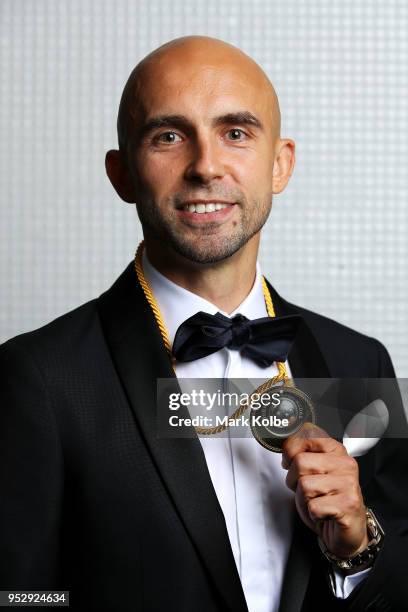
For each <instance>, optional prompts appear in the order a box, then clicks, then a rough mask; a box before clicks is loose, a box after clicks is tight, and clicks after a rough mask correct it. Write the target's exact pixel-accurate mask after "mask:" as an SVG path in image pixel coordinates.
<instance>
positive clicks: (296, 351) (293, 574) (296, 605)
mask: <svg viewBox="0 0 408 612" xmlns="http://www.w3.org/2000/svg"><path fill="white" fill-rule="evenodd" d="M267 284H268V288H269V290H270V292H271V297H272V302H273V305H274V308H275V313H276V315H277V316H282V315H289V314H301V315H302V316H303V320H302V323H301V324H300V326H299V330H298V332H297V334H296V339H295V342H294V344H293V347H292V350H291V352H290V354H289V357H288V361H289V366H290V369H291V372H292V375H293V378H294V379H296V378H328V377H330V372H329V369H328V366H327V364H326V362H325V360H324V358H323V355H322V353H321V351H320V348H319V345H318V343H317V340H316V338H315V336H314V335H313V333H312V331H311V329H310V328H309V326H308V324H307V320H306V319H305V317H304V311H303V310H301V309H298V308H297V307H296V306H294V305H293V304H290V303H289V302H286V301H285V300H284V299H282V298H281V297H280V296H279V295H278V294H277V293H276V291H275V290H274V289H273V287H272V286H271V285H270V284H269V283H268V282H267ZM311 545H313V543H312V542H311V541H310V534H309V533H308V530H307V527H305V525H303V523H302V521H301V519H300V518H299V517H298V515H297V514H296V517H295V525H294V532H293V540H292V545H291V547H290V551H289V557H288V562H287V565H286V571H285V575H284V580H283V585H282V596H281V602H280V606H279V612H299V611H300V610H301V609H302V604H303V601H304V598H305V594H306V590H307V587H308V584H309V578H310V572H311V569H312V568H311V555H310V546H311Z"/></svg>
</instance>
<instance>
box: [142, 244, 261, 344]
mask: <svg viewBox="0 0 408 612" xmlns="http://www.w3.org/2000/svg"><path fill="white" fill-rule="evenodd" d="M142 266H143V272H144V275H145V277H146V280H147V281H148V283H149V285H150V288H151V290H152V292H153V295H154V297H155V299H156V302H157V304H158V306H159V309H160V312H161V314H162V317H163V320H164V322H165V324H166V328H167V332H168V335H169V340H170V343H171V344H173V340H174V336H175V335H176V331H177V330H178V328H179V327H180V325H181V324H182V323H183V322H184V321H185V320H186V319H188V318H189V317H191V316H193V315H194V314H196V313H197V312H200V311H202V312H207V313H209V314H215V313H216V312H221V313H222V314H223V315H225V316H227V317H233V316H234V315H236V314H238V313H240V314H242V315H244V316H245V317H247V318H248V319H258V318H260V317H267V316H268V313H267V310H266V306H265V299H264V294H263V289H262V273H261V267H260V265H259V263H258V262H257V264H256V276H255V281H254V284H253V286H252V289H251V291H250V292H249V294H248V295H247V297H246V298H245V299H244V300H243V302H241V304H240V305H239V306H238V307H237V308H236V309H235V310H234V312H232V313H231V314H227V313H226V312H224V311H222V310H220V309H219V308H218V307H217V306H215V305H214V304H212V303H211V302H209V301H207V300H205V299H204V298H202V297H200V296H199V295H197V294H195V293H193V292H191V291H188V290H187V289H184V288H183V287H180V285H177V284H176V283H174V282H173V281H171V280H169V279H168V278H167V277H166V276H163V274H161V273H160V272H159V271H158V270H157V269H156V268H154V267H153V265H152V264H151V263H150V261H149V259H148V257H147V254H146V249H144V250H143V255H142Z"/></svg>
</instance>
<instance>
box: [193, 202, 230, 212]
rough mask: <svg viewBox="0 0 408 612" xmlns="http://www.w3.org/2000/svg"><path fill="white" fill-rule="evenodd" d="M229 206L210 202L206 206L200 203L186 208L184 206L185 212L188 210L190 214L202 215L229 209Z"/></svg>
mask: <svg viewBox="0 0 408 612" xmlns="http://www.w3.org/2000/svg"><path fill="white" fill-rule="evenodd" d="M227 206H229V204H222V203H221V202H208V203H206V204H204V203H203V202H200V203H198V204H186V205H185V206H183V210H188V211H189V212H195V213H199V214H201V213H210V212H215V211H216V210H221V209H222V208H227Z"/></svg>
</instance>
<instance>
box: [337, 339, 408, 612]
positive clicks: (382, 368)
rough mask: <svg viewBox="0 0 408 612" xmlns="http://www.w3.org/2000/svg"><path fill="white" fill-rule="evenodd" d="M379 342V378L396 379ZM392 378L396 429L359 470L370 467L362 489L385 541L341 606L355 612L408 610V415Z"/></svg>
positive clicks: (389, 400)
mask: <svg viewBox="0 0 408 612" xmlns="http://www.w3.org/2000/svg"><path fill="white" fill-rule="evenodd" d="M376 343H377V350H378V364H379V365H378V378H390V379H391V378H394V377H395V373H394V368H393V365H392V362H391V359H390V356H389V354H388V352H387V350H386V349H385V347H384V346H383V345H382V344H381V343H379V342H378V341H376ZM388 382H389V384H387V390H388V393H387V395H388V397H387V401H386V403H387V405H388V407H389V411H390V422H392V423H393V432H394V433H393V434H392V437H385V438H383V439H382V440H380V442H379V443H378V444H377V445H376V446H375V447H374V449H373V450H372V451H370V452H369V453H367V456H366V457H364V458H363V462H362V463H363V465H360V468H363V469H364V468H369V469H368V472H369V473H370V474H371V476H370V478H369V479H368V480H367V482H366V483H365V486H364V488H363V494H364V499H365V502H366V504H367V506H369V507H371V508H372V509H373V510H374V513H375V514H376V516H377V518H378V519H379V521H380V523H381V525H382V526H383V528H384V531H385V539H384V545H383V548H382V549H381V551H380V553H379V555H378V557H377V559H376V560H375V563H374V566H373V568H372V570H371V571H370V572H369V573H368V576H367V578H365V579H364V580H363V581H362V582H361V583H360V584H359V585H358V586H357V587H356V588H355V589H354V590H353V592H352V593H351V595H350V596H349V597H348V598H347V599H345V600H343V602H341V603H342V604H343V607H340V606H339V609H345V610H349V611H350V612H365V611H366V610H370V611H372V612H376V611H378V612H380V611H384V612H385V611H393V612H394V611H395V612H402V610H408V580H407V575H406V567H407V563H406V559H407V554H408V487H407V474H408V433H407V419H406V415H405V411H404V407H403V403H402V400H401V394H400V391H399V388H398V383H397V381H396V380H395V384H392V382H393V381H388ZM397 432H398V434H399V437H397ZM364 464H365V465H364Z"/></svg>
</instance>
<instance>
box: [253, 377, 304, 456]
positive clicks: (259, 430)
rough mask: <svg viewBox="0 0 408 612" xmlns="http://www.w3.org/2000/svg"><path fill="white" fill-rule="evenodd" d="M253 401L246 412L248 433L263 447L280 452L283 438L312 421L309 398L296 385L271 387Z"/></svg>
mask: <svg viewBox="0 0 408 612" xmlns="http://www.w3.org/2000/svg"><path fill="white" fill-rule="evenodd" d="M255 393H256V392H255ZM256 404H257V407H256V408H254V407H252V408H251V412H250V425H251V431H252V434H253V436H254V437H255V438H256V440H257V441H258V442H259V443H260V444H261V445H262V446H263V447H264V448H267V449H268V450H271V451H274V452H277V453H281V452H282V445H283V443H284V441H285V440H286V439H287V438H288V437H289V436H292V435H293V434H294V433H296V432H297V431H298V430H299V429H300V428H301V427H302V425H303V424H304V423H306V422H309V423H315V412H314V408H313V404H312V401H311V399H310V398H309V396H308V395H306V393H304V392H303V391H301V390H300V389H298V388H297V387H292V386H289V385H283V386H274V387H271V388H270V389H268V391H265V392H263V393H262V394H261V399H260V401H259V402H256ZM251 406H253V404H251Z"/></svg>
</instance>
